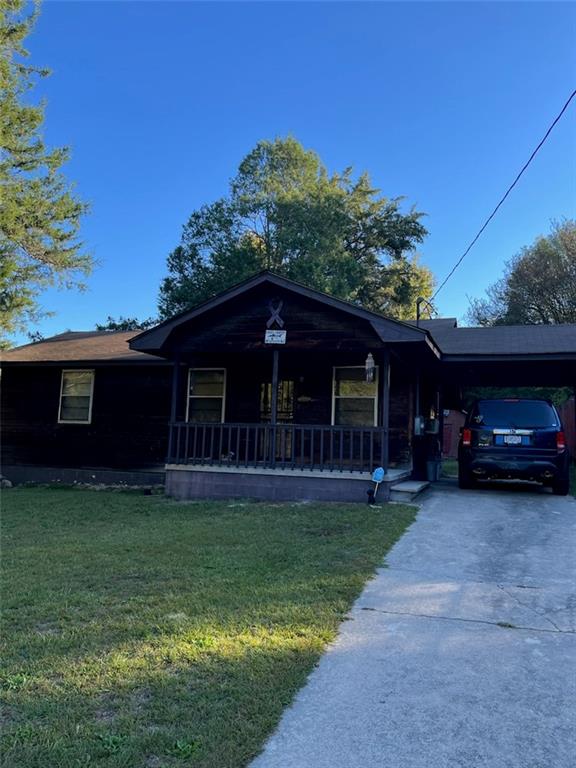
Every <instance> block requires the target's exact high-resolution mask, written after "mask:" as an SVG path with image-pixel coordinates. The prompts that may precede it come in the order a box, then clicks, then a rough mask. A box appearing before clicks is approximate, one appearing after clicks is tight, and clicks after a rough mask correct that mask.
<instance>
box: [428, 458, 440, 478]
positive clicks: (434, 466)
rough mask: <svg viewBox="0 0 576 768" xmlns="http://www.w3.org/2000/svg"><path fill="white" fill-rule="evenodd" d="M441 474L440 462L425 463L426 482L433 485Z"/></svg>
mask: <svg viewBox="0 0 576 768" xmlns="http://www.w3.org/2000/svg"><path fill="white" fill-rule="evenodd" d="M441 472H442V462H441V461H436V460H433V461H427V462H426V480H428V482H429V483H435V482H436V481H437V480H440V474H441Z"/></svg>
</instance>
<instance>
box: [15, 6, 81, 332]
mask: <svg viewBox="0 0 576 768" xmlns="http://www.w3.org/2000/svg"><path fill="white" fill-rule="evenodd" d="M26 6H27V3H26V2H25V0H0V11H1V14H0V139H1V145H0V202H1V205H0V333H4V334H10V333H12V332H14V331H15V330H16V329H18V328H24V327H25V325H26V323H27V322H30V321H31V320H35V319H37V318H38V317H39V316H40V315H41V314H42V312H41V311H40V307H39V304H38V302H37V297H38V295H39V293H40V292H41V291H42V290H44V289H45V288H46V287H48V286H51V285H58V286H60V287H67V288H69V287H79V286H81V285H82V281H81V278H82V276H84V275H87V274H88V273H89V272H90V269H91V267H92V260H91V258H90V257H89V256H88V255H86V254H85V253H82V244H81V243H80V242H79V241H78V238H77V236H78V230H79V226H80V217H81V216H82V214H83V213H84V212H85V210H86V206H85V205H84V203H82V202H81V201H80V200H78V199H77V198H76V197H75V196H74V194H73V192H72V190H71V187H70V185H69V184H68V183H67V182H66V180H65V179H64V177H63V176H62V175H61V173H60V168H61V167H62V165H63V164H64V163H65V162H66V160H67V158H68V150H67V149H66V148H58V149H47V148H46V146H45V144H44V141H43V139H42V133H41V130H42V124H43V122H44V104H39V105H32V104H30V103H29V92H30V90H31V89H32V88H33V86H34V82H35V80H36V78H37V77H45V76H46V75H48V74H49V73H48V71H47V70H44V69H38V68H36V67H33V66H29V65H27V64H26V63H25V58H26V57H27V55H28V53H27V51H26V50H25V49H24V48H23V41H24V39H25V38H26V36H27V35H28V34H29V33H30V31H31V29H32V26H33V25H34V23H35V21H36V18H37V15H38V5H37V4H36V5H35V8H34V10H33V11H32V12H28V11H27V8H26Z"/></svg>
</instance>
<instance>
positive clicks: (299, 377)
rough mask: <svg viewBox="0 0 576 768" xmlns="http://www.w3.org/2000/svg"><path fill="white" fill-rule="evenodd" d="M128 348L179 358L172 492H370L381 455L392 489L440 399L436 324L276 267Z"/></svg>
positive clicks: (345, 497)
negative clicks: (342, 297)
mask: <svg viewBox="0 0 576 768" xmlns="http://www.w3.org/2000/svg"><path fill="white" fill-rule="evenodd" d="M131 346H132V348H133V349H142V350H146V351H147V352H149V353H152V354H158V355H159V356H161V357H164V358H167V359H170V360H172V361H173V366H174V367H173V371H174V375H173V384H172V409H171V420H170V432H169V446H168V453H167V460H166V464H167V466H166V490H167V493H168V494H169V495H171V496H175V497H176V498H180V499H183V498H201V497H207V498H208V497H209V498H224V497H236V498H238V497H251V498H267V499H279V500H280V499H281V500H288V499H323V500H331V501H335V500H336V501H337V500H340V501H360V500H366V491H367V490H369V489H371V488H373V483H372V482H371V475H372V472H373V471H374V469H376V468H377V467H382V468H383V469H384V470H385V472H386V475H385V482H384V483H383V486H382V488H381V490H380V491H379V498H381V499H382V500H385V499H386V498H388V495H389V489H390V486H391V485H392V484H393V483H394V482H399V481H400V480H401V479H403V478H405V477H407V476H408V475H409V474H410V472H411V467H412V452H413V437H414V436H415V429H414V422H415V418H414V417H415V414H416V413H419V412H420V407H421V404H423V403H432V402H433V401H435V395H436V392H435V390H434V387H433V386H432V387H431V386H430V384H433V382H434V378H435V375H434V372H433V371H434V369H435V365H436V361H437V354H438V353H437V350H436V349H435V347H434V346H433V345H432V344H431V343H430V340H429V337H428V335H427V334H426V332H425V331H422V330H421V329H417V328H414V327H413V326H409V325H407V324H404V323H399V322H397V321H392V320H389V319H387V318H383V317H382V316H378V315H374V314H373V313H370V312H367V311H366V310H363V309H360V308H359V307H356V306H354V305H349V304H346V303H344V302H340V301H338V300H336V299H333V298H331V297H327V296H324V295H322V294H318V293H316V292H314V291H311V290H310V289H307V288H305V287H303V286H299V285H297V284H295V283H291V282H290V281H286V280H284V279H283V278H278V277H276V276H273V275H269V274H264V275H261V276H258V277H256V278H254V279H253V280H251V281H248V282H247V283H245V284H244V285H243V286H239V287H237V288H235V289H231V290H230V291H228V292H227V294H223V295H222V296H220V297H216V298H215V299H214V300H212V301H210V302H207V304H205V305H204V306H202V307H199V308H197V309H195V310H191V311H190V312H188V313H185V314H183V315H181V316H178V317H177V318H174V319H173V320H170V321H166V323H164V324H162V325H161V326H158V327H157V328H156V329H152V330H150V331H146V332H144V333H143V334H141V335H140V336H138V337H136V339H133V340H132V341H131ZM425 369H430V371H429V372H430V373H431V374H432V375H431V376H430V377H424V376H423V375H422V374H423V372H424V370H425ZM437 412H438V405H437V404H436V405H435V408H434V414H436V413H437ZM425 413H427V414H430V409H429V408H426V409H425ZM430 415H431V414H430ZM418 434H420V433H418Z"/></svg>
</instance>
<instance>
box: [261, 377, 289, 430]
mask: <svg viewBox="0 0 576 768" xmlns="http://www.w3.org/2000/svg"><path fill="white" fill-rule="evenodd" d="M276 408H277V410H276V413H277V423H278V424H291V423H292V422H293V421H294V381H293V380H292V379H280V381H279V382H278V404H277V407H276ZM271 420H272V382H270V381H263V382H262V383H261V384H260V421H261V422H264V423H265V424H269V423H270V422H271Z"/></svg>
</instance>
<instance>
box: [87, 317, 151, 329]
mask: <svg viewBox="0 0 576 768" xmlns="http://www.w3.org/2000/svg"><path fill="white" fill-rule="evenodd" d="M157 323H158V320H157V319H156V318H154V317H148V318H146V320H138V318H137V317H124V316H123V315H120V317H118V318H115V317H111V316H110V315H108V317H107V318H106V322H105V323H96V330H97V331H144V330H146V328H152V326H153V325H156V324H157Z"/></svg>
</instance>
